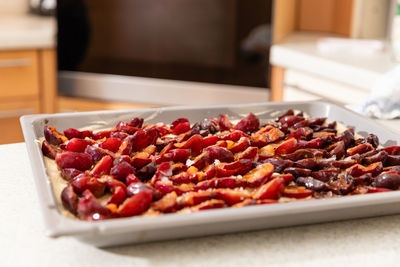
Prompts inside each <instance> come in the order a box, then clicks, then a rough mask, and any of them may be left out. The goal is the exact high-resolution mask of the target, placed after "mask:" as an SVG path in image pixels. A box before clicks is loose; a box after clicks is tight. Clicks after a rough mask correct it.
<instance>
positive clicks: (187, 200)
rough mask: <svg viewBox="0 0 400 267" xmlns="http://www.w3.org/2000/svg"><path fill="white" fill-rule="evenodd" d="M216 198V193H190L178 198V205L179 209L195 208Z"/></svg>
mask: <svg viewBox="0 0 400 267" xmlns="http://www.w3.org/2000/svg"><path fill="white" fill-rule="evenodd" d="M215 196H216V195H215V192H214V191H200V192H188V193H185V194H183V195H181V196H179V197H178V198H177V205H178V206H179V207H188V206H194V205H198V204H200V203H201V202H204V201H206V200H210V199H212V198H214V197H215Z"/></svg>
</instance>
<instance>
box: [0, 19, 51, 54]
mask: <svg viewBox="0 0 400 267" xmlns="http://www.w3.org/2000/svg"><path fill="white" fill-rule="evenodd" d="M56 28H57V27H56V20H55V18H53V17H41V16H37V15H28V14H11V15H10V14H4V13H0V50H16V49H38V48H53V47H55V44H56V31H57V30H56Z"/></svg>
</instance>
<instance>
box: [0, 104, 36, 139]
mask: <svg viewBox="0 0 400 267" xmlns="http://www.w3.org/2000/svg"><path fill="white" fill-rule="evenodd" d="M38 112H39V99H37V100H29V101H20V102H1V101H0V125H1V126H0V129H1V130H0V144H8V143H16V142H23V141H24V137H23V135H22V130H21V126H20V124H19V118H20V117H21V116H22V115H27V114H33V113H38Z"/></svg>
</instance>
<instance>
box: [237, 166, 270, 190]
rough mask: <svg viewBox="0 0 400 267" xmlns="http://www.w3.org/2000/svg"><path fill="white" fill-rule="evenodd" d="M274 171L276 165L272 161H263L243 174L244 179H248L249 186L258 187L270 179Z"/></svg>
mask: <svg viewBox="0 0 400 267" xmlns="http://www.w3.org/2000/svg"><path fill="white" fill-rule="evenodd" d="M273 172H274V165H272V164H271V163H263V164H261V165H259V166H257V167H256V168H254V169H252V170H251V171H250V172H248V173H247V174H246V175H245V176H243V180H244V181H246V183H247V184H248V186H251V187H257V186H260V185H262V184H264V183H265V182H266V181H268V179H269V178H271V175H272V173H273Z"/></svg>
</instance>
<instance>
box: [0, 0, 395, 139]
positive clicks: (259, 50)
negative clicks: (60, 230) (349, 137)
mask: <svg viewBox="0 0 400 267" xmlns="http://www.w3.org/2000/svg"><path fill="white" fill-rule="evenodd" d="M396 3H397V1H395V0H201V1H200V0H151V1H149V0H113V1H110V0H58V1H56V0H0V144H2V143H11V142H19V141H23V137H22V133H21V130H20V126H19V121H18V118H19V117H20V116H21V115H24V114H34V113H54V112H66V111H89V110H105V109H127V108H142V107H156V106H168V105H204V104H225V103H246V102H262V101H282V100H283V101H290V100H314V99H327V100H330V101H334V102H337V103H339V104H342V105H352V106H357V105H359V104H361V103H362V102H363V101H364V100H365V99H366V98H367V97H368V95H369V93H370V91H371V85H372V84H373V83H374V82H375V81H377V80H378V79H380V78H381V77H382V76H383V75H384V74H385V73H387V72H388V71H390V70H391V69H393V68H394V67H395V66H396V64H397V62H396V60H395V55H394V54H393V49H392V46H391V44H392V43H393V42H392V41H393V40H394V39H393V38H392V33H393V32H395V31H394V30H395V29H394V28H393V26H392V25H393V21H394V18H395V15H396V14H397V12H398V11H397V6H396ZM399 26H400V25H399ZM399 31H400V30H399Z"/></svg>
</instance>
